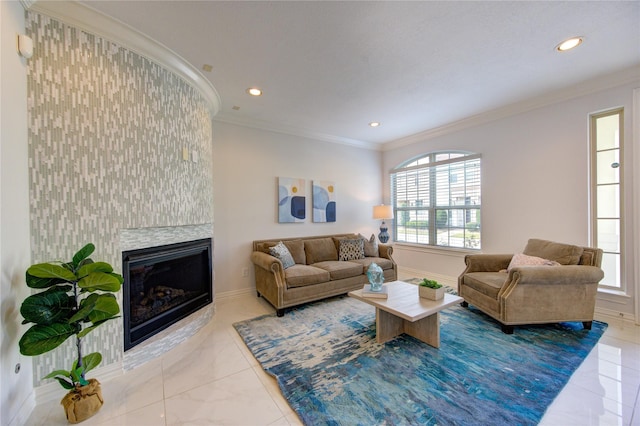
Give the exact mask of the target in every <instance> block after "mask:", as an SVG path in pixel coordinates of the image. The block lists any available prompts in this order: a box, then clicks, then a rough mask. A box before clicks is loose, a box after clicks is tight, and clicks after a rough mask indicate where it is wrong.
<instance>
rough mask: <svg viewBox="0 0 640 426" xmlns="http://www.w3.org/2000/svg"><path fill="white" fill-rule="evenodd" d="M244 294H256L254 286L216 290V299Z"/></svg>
mask: <svg viewBox="0 0 640 426" xmlns="http://www.w3.org/2000/svg"><path fill="white" fill-rule="evenodd" d="M246 294H256V289H255V287H250V288H242V289H240V290H230V291H224V292H222V293H218V292H216V300H217V301H220V300H225V299H231V298H233V297H238V296H244V295H246Z"/></svg>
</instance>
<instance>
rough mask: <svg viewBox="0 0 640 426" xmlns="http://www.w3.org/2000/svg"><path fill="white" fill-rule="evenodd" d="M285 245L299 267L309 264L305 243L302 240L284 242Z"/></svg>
mask: <svg viewBox="0 0 640 426" xmlns="http://www.w3.org/2000/svg"><path fill="white" fill-rule="evenodd" d="M283 242H284V245H285V246H287V248H288V249H289V253H291V256H292V257H293V260H294V261H295V262H296V263H297V264H299V265H306V264H307V256H306V254H305V253H304V241H302V240H290V241H283Z"/></svg>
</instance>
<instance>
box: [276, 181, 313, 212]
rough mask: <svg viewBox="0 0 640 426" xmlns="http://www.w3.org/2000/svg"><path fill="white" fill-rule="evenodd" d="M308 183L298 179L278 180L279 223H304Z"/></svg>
mask: <svg viewBox="0 0 640 426" xmlns="http://www.w3.org/2000/svg"><path fill="white" fill-rule="evenodd" d="M305 186H306V181H305V180H304V179H298V178H286V177H279V178H278V222H280V223H296V222H304V219H305V217H306V213H307V211H306V192H305Z"/></svg>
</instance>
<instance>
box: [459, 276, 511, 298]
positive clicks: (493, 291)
mask: <svg viewBox="0 0 640 426" xmlns="http://www.w3.org/2000/svg"><path fill="white" fill-rule="evenodd" d="M462 279H463V283H464V285H465V286H468V287H470V288H472V289H474V290H476V291H477V292H479V293H481V294H484V295H485V296H488V297H490V298H492V299H497V298H498V292H500V289H501V288H502V286H503V285H504V283H505V281H506V280H507V273H506V272H469V273H467V274H465V275H464V276H463V278H462Z"/></svg>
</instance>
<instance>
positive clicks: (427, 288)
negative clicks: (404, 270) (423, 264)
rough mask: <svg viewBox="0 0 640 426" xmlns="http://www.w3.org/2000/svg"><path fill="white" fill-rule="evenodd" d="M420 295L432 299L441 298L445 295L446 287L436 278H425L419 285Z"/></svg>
mask: <svg viewBox="0 0 640 426" xmlns="http://www.w3.org/2000/svg"><path fill="white" fill-rule="evenodd" d="M418 292H419V294H420V297H423V298H425V299H430V300H440V299H442V298H443V297H444V287H443V286H442V284H439V283H438V282H437V281H435V280H429V279H427V278H423V279H422V281H421V282H420V285H419V286H418Z"/></svg>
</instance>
